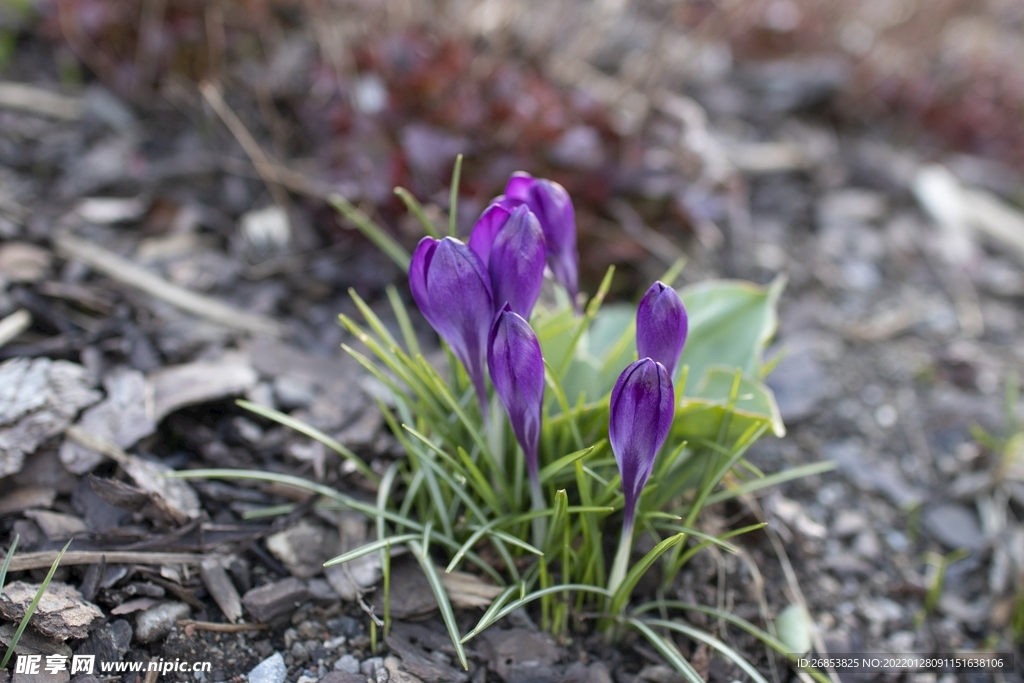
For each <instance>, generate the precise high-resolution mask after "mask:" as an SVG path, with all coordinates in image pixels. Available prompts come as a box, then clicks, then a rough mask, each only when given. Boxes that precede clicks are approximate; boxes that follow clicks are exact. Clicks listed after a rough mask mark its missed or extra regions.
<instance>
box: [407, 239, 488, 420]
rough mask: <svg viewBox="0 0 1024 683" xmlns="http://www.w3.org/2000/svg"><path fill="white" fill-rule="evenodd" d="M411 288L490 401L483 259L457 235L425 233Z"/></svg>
mask: <svg viewBox="0 0 1024 683" xmlns="http://www.w3.org/2000/svg"><path fill="white" fill-rule="evenodd" d="M409 287H410V289H411V290H412V297H413V299H414V300H415V301H416V305H417V306H419V309H420V311H421V312H422V313H423V317H425V318H426V319H427V322H429V323H430V325H431V327H433V328H434V330H435V331H436V332H437V334H438V335H439V336H440V337H441V338H442V339H444V340H445V341H446V342H447V343H448V346H449V347H451V349H452V352H453V353H454V354H455V356H456V357H457V358H458V359H459V360H460V361H462V364H463V365H464V366H465V367H466V372H468V373H469V376H470V378H471V379H472V380H473V386H474V387H475V388H476V392H477V396H478V397H479V399H480V403H481V405H485V404H486V399H487V394H486V382H485V379H484V377H485V375H484V358H485V353H486V343H487V332H488V329H489V327H490V318H491V311H492V307H493V303H492V299H491V285H490V279H489V278H488V276H487V271H486V269H485V268H484V265H483V263H481V262H480V257H479V256H477V255H476V254H475V253H474V252H473V251H472V250H471V249H470V248H469V247H467V246H466V245H465V244H463V243H462V242H460V241H458V240H457V239H455V238H453V237H445V238H444V239H443V240H440V241H438V240H435V239H433V238H432V237H424V238H423V239H422V240H420V243H419V245H417V247H416V251H414V252H413V255H412V262H411V263H410V264H409Z"/></svg>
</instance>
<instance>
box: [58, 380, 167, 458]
mask: <svg viewBox="0 0 1024 683" xmlns="http://www.w3.org/2000/svg"><path fill="white" fill-rule="evenodd" d="M103 386H104V388H105V389H106V391H107V398H106V399H104V400H103V401H101V402H100V403H97V404H96V405H94V406H92V407H91V408H89V409H88V410H86V411H85V412H84V413H83V414H82V418H81V419H80V420H79V421H78V424H77V426H78V427H79V428H80V429H82V430H84V431H87V432H89V433H90V434H93V435H95V436H98V437H100V438H103V439H106V440H108V441H110V442H111V443H114V444H116V445H117V446H119V447H120V448H128V447H130V446H133V445H135V442H136V441H138V440H139V439H141V438H142V437H144V436H149V435H150V434H152V433H153V432H155V431H156V421H155V420H154V419H153V410H154V407H153V400H152V395H151V393H150V391H151V387H150V385H149V384H148V383H147V382H146V378H145V376H144V375H143V374H142V373H141V372H139V371H138V370H133V369H130V368H115V369H114V370H112V371H111V372H110V373H108V374H107V376H106V378H105V379H104V380H103ZM103 459H104V457H103V455H102V454H101V453H98V452H96V451H94V450H92V449H89V448H85V447H84V446H81V445H80V444H78V443H75V442H74V441H71V440H65V441H64V443H63V444H62V445H61V448H60V460H61V462H62V463H63V464H64V467H65V468H66V469H67V470H68V471H69V472H74V473H75V474H85V473H86V472H90V471H92V470H93V469H94V468H95V467H96V466H97V465H99V464H100V463H101V462H103Z"/></svg>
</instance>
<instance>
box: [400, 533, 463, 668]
mask: <svg viewBox="0 0 1024 683" xmlns="http://www.w3.org/2000/svg"><path fill="white" fill-rule="evenodd" d="M409 548H410V549H411V550H412V554H413V556H414V557H415V558H416V561H417V562H419V563H420V567H421V568H422V569H423V574H424V575H425V576H426V577H427V582H428V583H429V584H430V590H431V591H433V593H434V599H435V600H437V607H438V609H439V610H441V618H442V619H443V620H444V625H445V628H447V629H448V636H449V637H450V638H451V639H452V645H453V646H454V647H455V654H457V655H458V656H459V662H461V663H462V668H464V669H466V670H467V671H468V670H469V662H467V661H466V651H465V649H464V648H463V647H462V638H461V637H460V636H459V626H458V624H457V623H455V612H454V611H453V610H452V604H451V602H450V601H449V600H448V593H446V592H445V590H444V585H443V584H442V583H441V577H439V576H438V575H437V569H436V568H435V567H434V562H433V560H431V559H430V557H429V556H428V555H427V554H426V552H424V549H423V548H422V547H421V546H420V544H419V543H418V542H416V541H409Z"/></svg>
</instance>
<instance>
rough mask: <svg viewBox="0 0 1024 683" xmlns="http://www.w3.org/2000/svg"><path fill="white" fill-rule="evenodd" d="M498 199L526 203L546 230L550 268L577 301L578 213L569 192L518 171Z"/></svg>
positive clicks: (505, 202)
mask: <svg viewBox="0 0 1024 683" xmlns="http://www.w3.org/2000/svg"><path fill="white" fill-rule="evenodd" d="M499 201H500V202H501V203H502V204H503V205H504V206H506V207H510V206H516V205H518V204H526V206H528V207H529V208H530V211H532V212H533V214H534V215H535V216H537V220H538V221H540V227H541V229H542V230H543V231H544V244H545V248H546V253H547V264H548V267H549V268H551V272H552V273H553V274H554V276H555V280H556V281H557V282H559V283H561V284H562V285H563V286H564V287H565V288H566V289H567V290H568V292H569V296H571V297H572V300H573V302H575V301H576V294H577V292H578V291H579V269H580V257H579V254H578V253H577V252H576V213H575V211H573V208H572V199H570V198H569V193H568V192H566V191H565V188H564V187H562V186H561V185H559V184H558V183H556V182H554V181H551V180H545V179H543V178H534V177H533V176H531V175H530V174H529V173H524V172H522V171H518V172H516V173H513V174H512V177H511V178H509V181H508V184H507V185H506V186H505V196H504V197H502V198H501V199H500V200H499Z"/></svg>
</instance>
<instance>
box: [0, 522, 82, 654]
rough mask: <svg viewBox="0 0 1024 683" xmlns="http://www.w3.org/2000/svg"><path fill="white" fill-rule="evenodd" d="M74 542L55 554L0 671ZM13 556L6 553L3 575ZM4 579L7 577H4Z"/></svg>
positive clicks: (12, 639)
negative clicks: (8, 561)
mask: <svg viewBox="0 0 1024 683" xmlns="http://www.w3.org/2000/svg"><path fill="white" fill-rule="evenodd" d="M74 540H75V539H73V538H72V539H71V540H69V541H68V542H67V543H65V544H64V547H63V548H62V549H61V551H60V552H59V553H57V557H56V558H55V559H54V560H53V564H51V565H50V571H48V572H47V573H46V578H45V579H43V582H42V583H41V584H40V585H39V590H37V591H36V594H35V597H33V598H32V602H31V603H29V606H28V609H27V610H25V616H24V617H22V618H21V623H20V624H18V629H17V630H16V631H15V632H14V637H13V638H11V645H10V647H8V648H7V652H6V653H5V654H4V659H3V661H2V662H0V669H6V668H7V663H8V662H9V661H11V655H13V654H14V648H15V647H17V645H18V641H19V640H21V634H23V633H24V632H25V629H26V628H27V627H28V622H29V620H30V619H32V615H33V614H35V612H36V607H38V606H39V601H40V600H42V599H43V593H45V592H46V589H47V588H49V586H50V581H52V580H53V575H54V574H55V573H57V565H59V564H60V560H61V558H62V557H64V553H66V552H67V550H68V548H70V547H71V542H72V541H74ZM13 554H14V553H12V552H10V551H8V553H7V558H6V559H5V560H4V574H6V573H7V560H9V559H10V557H11V555H13ZM4 578H7V577H6V576H4Z"/></svg>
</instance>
